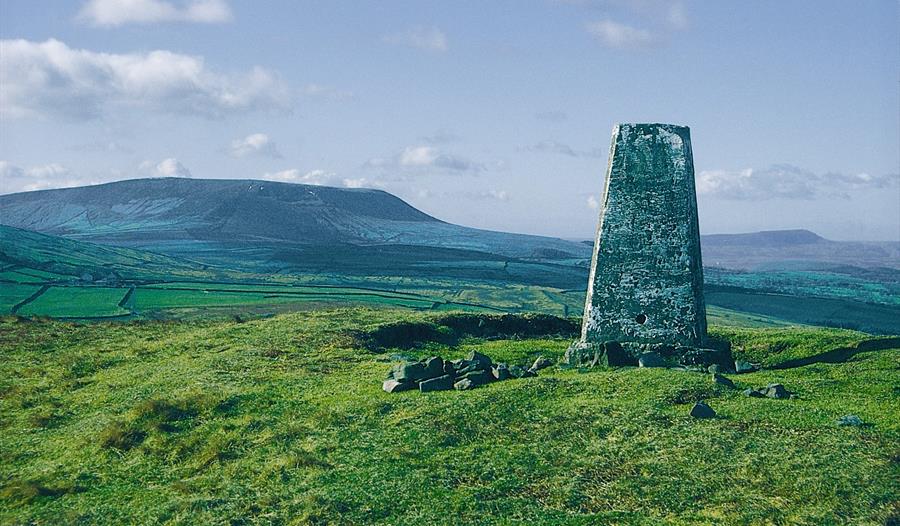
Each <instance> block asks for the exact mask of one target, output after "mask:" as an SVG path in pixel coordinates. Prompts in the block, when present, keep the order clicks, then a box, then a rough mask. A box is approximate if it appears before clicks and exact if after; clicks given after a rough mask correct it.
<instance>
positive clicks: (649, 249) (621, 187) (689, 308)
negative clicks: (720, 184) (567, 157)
mask: <svg viewBox="0 0 900 526" xmlns="http://www.w3.org/2000/svg"><path fill="white" fill-rule="evenodd" d="M706 339H707V338H706V305H705V303H704V300H703V267H702V262H701V260H700V229H699V226H698V222H697V196H696V191H695V189H694V163H693V157H692V153H691V138H690V130H689V129H688V128H687V127H686V126H675V125H671V124H619V125H618V126H616V127H615V128H614V129H613V136H612V147H611V150H610V161H609V167H608V170H607V175H606V185H605V188H604V192H603V201H602V204H601V208H600V222H599V226H598V228H597V239H596V241H595V243H594V256H593V262H592V264H591V273H590V280H589V282H588V292H587V299H586V303H585V311H584V320H583V324H582V334H581V342H580V345H581V346H582V347H591V346H596V345H597V344H601V343H603V342H607V341H618V342H622V343H624V344H626V345H627V344H628V343H634V344H666V345H676V346H691V347H701V346H703V345H704V343H705V342H706Z"/></svg>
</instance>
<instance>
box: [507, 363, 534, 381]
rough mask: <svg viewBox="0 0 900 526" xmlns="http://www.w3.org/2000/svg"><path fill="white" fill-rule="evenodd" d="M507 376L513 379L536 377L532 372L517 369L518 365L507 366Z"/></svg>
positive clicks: (522, 368)
mask: <svg viewBox="0 0 900 526" xmlns="http://www.w3.org/2000/svg"><path fill="white" fill-rule="evenodd" d="M509 375H510V376H512V377H513V378H530V377H532V376H537V375H536V374H535V373H534V372H532V371H527V370H525V368H524V367H519V366H518V365H510V366H509Z"/></svg>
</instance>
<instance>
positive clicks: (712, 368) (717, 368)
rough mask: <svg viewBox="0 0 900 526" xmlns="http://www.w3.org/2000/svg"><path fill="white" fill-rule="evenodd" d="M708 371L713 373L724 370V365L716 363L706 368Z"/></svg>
mask: <svg viewBox="0 0 900 526" xmlns="http://www.w3.org/2000/svg"><path fill="white" fill-rule="evenodd" d="M706 372H708V373H712V374H718V373H721V372H722V367H721V366H720V365H719V364H717V363H714V364H712V365H710V366H709V367H707V368H706Z"/></svg>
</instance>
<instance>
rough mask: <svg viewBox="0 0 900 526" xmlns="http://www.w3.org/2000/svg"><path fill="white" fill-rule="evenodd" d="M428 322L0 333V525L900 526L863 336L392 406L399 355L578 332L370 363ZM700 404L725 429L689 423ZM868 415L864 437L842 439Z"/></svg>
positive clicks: (879, 394) (898, 485) (899, 470)
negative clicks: (797, 363) (386, 344)
mask: <svg viewBox="0 0 900 526" xmlns="http://www.w3.org/2000/svg"><path fill="white" fill-rule="evenodd" d="M433 316H434V315H431V314H424V313H414V312H410V311H401V310H372V309H356V308H354V309H340V310H315V311H310V312H302V313H292V314H286V315H281V316H277V317H274V318H269V319H258V320H253V321H249V322H245V323H237V322H232V321H201V322H195V323H184V322H132V323H93V324H86V325H84V324H73V323H65V322H59V321H41V320H28V319H23V318H14V317H6V318H2V319H0V353H2V354H0V458H2V462H0V523H3V524H156V523H167V524H392V525H403V524H463V523H465V524H548V525H549V524H806V525H819V524H853V525H882V524H896V523H897V520H898V518H900V482H898V481H900V464H898V444H900V406H898V405H897V403H896V400H897V389H898V385H900V349H885V350H879V351H868V352H856V353H854V354H853V355H852V356H847V357H846V359H845V360H843V361H840V362H838V363H826V362H820V361H816V360H817V357H818V356H820V355H822V353H826V352H828V351H830V350H832V349H833V348H835V347H847V346H850V347H853V346H855V345H856V344H858V343H859V342H860V341H863V340H867V339H869V338H870V337H869V336H867V335H865V334H862V333H856V332H851V331H841V330H834V329H828V330H825V329H815V328H809V329H798V328H774V329H768V328H719V327H713V329H712V332H713V334H714V335H717V336H720V337H728V338H729V339H731V340H732V341H733V343H734V347H735V351H736V354H737V355H738V356H740V357H746V358H750V359H753V360H757V361H761V362H763V363H765V364H766V365H768V366H772V367H776V366H779V365H780V364H786V363H789V361H790V360H795V359H797V358H806V359H809V360H812V362H811V363H810V364H809V365H806V366H804V367H796V368H791V369H784V370H763V371H760V372H757V373H752V374H747V375H735V376H732V378H733V379H734V380H735V382H736V383H737V384H738V386H739V387H741V388H743V387H748V386H760V385H765V384H767V383H769V382H776V381H777V382H782V383H784V384H785V386H786V387H787V388H788V389H789V390H791V391H793V392H794V393H795V394H796V398H794V399H790V400H773V399H751V398H747V397H744V396H742V395H741V393H740V391H739V390H727V389H724V388H721V387H717V386H714V385H713V384H712V382H711V381H710V378H709V376H708V375H705V374H699V373H687V372H678V371H671V370H656V369H653V370H649V369H634V368H623V369H612V370H586V371H579V370H562V369H559V368H557V367H552V368H550V369H547V370H545V371H542V372H541V373H540V375H539V376H538V377H537V378H530V379H524V380H512V381H507V382H501V383H496V384H491V385H488V386H485V387H482V388H479V389H475V390H472V391H462V392H455V391H454V392H442V393H431V394H421V393H418V392H406V393H400V394H394V395H389V394H386V393H384V392H382V391H381V388H380V387H381V386H380V382H381V379H382V378H383V376H384V374H385V372H386V371H387V369H388V367H389V366H390V365H391V364H392V363H395V361H396V360H397V359H398V357H397V355H396V354H395V353H398V352H403V353H407V354H410V355H413V356H425V355H428V354H441V355H443V356H446V357H459V356H462V355H463V354H464V353H466V352H467V351H468V350H472V349H477V350H480V351H482V352H486V353H487V354H489V355H490V356H492V357H494V358H496V359H498V360H506V361H509V362H511V363H519V364H526V363H530V362H531V361H532V360H533V359H534V357H535V356H536V355H538V354H541V355H544V356H547V357H551V358H557V357H559V356H560V355H561V354H562V353H563V352H564V350H565V348H566V346H567V345H568V344H569V340H568V339H565V338H564V339H554V338H551V337H542V338H538V339H517V340H503V339H500V340H492V341H482V340H474V339H467V340H463V341H461V342H460V343H459V344H458V345H455V346H446V345H442V344H438V343H435V342H432V343H428V344H426V345H425V347H424V348H415V349H412V350H407V351H399V350H387V351H386V352H384V353H381V354H377V353H372V352H369V351H366V350H363V349H361V348H359V345H358V344H357V343H356V341H357V340H356V339H355V337H353V334H354V333H353V331H370V330H372V329H373V328H375V327H378V326H379V325H381V324H384V323H389V322H395V321H398V320H405V321H412V322H415V321H420V320H430V319H433ZM698 399H705V400H707V401H708V402H709V404H710V405H711V406H712V407H713V408H715V409H716V411H718V413H719V417H717V418H715V419H712V420H694V419H692V418H690V417H689V416H688V411H689V409H690V406H691V404H692V403H693V402H694V401H695V400H698ZM851 413H852V414H856V415H859V416H860V417H861V418H862V419H863V420H864V421H865V422H866V424H867V425H866V426H863V427H859V428H853V427H838V426H836V424H835V419H837V418H838V417H840V416H842V415H846V414H851Z"/></svg>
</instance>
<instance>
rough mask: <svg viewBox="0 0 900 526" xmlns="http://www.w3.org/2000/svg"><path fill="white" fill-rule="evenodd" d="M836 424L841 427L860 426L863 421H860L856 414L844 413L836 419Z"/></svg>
mask: <svg viewBox="0 0 900 526" xmlns="http://www.w3.org/2000/svg"><path fill="white" fill-rule="evenodd" d="M837 425H839V426H841V427H844V426H850V427H860V426H862V425H863V421H862V418H860V417H858V416H856V415H844V416H842V417H840V418H838V419H837Z"/></svg>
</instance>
